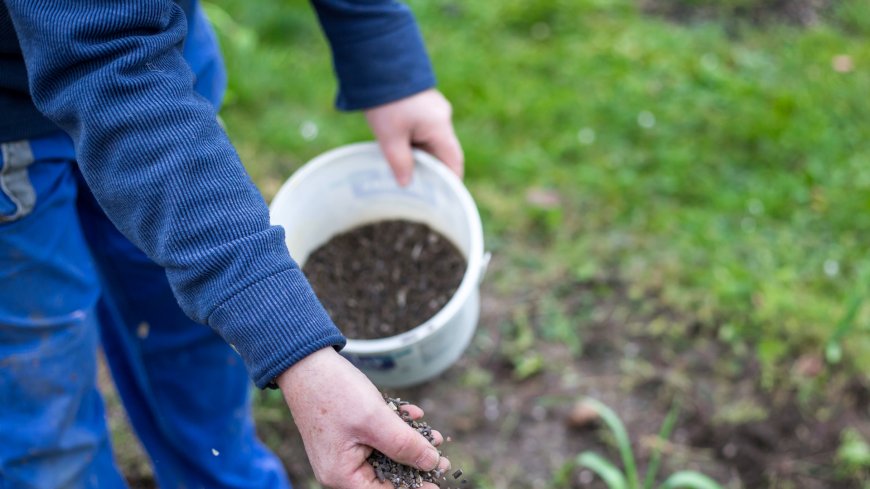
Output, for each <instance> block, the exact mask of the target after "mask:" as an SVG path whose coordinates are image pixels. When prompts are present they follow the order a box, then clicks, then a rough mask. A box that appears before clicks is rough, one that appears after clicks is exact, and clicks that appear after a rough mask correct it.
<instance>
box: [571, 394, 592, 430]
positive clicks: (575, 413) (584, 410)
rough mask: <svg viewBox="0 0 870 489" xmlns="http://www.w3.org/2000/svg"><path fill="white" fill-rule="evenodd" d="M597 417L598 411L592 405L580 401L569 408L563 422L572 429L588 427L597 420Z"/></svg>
mask: <svg viewBox="0 0 870 489" xmlns="http://www.w3.org/2000/svg"><path fill="white" fill-rule="evenodd" d="M598 417H599V416H598V412H597V411H596V410H595V409H594V408H592V406H589V405H588V404H586V403H585V402H582V401H580V402H577V403H576V404H574V407H572V408H571V412H569V413H568V416H567V417H566V418H565V423H566V424H567V425H568V427H569V428H573V429H583V428H589V427H590V426H592V425H594V424H595V423H597V422H598Z"/></svg>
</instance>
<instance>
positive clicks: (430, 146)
mask: <svg viewBox="0 0 870 489" xmlns="http://www.w3.org/2000/svg"><path fill="white" fill-rule="evenodd" d="M440 134H441V135H440V136H439V137H438V138H437V139H434V140H432V141H428V142H424V143H423V144H421V145H420V146H421V147H422V148H423V149H425V150H426V151H428V152H430V153H432V155H433V156H435V157H436V158H438V159H439V160H441V161H442V162H443V163H444V164H445V165H446V166H447V168H450V171H452V172H453V173H455V174H456V176H457V177H459V178H462V175H463V173H464V171H465V154H464V153H463V152H462V145H461V144H459V139H457V138H456V133H454V132H453V130H452V129H450V128H449V127H448V129H447V130H445V131H443V132H442V133H440Z"/></svg>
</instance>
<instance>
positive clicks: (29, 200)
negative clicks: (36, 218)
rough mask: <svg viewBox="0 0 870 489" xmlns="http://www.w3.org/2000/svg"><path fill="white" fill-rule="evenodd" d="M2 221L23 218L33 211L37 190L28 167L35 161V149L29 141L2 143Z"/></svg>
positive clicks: (0, 151)
mask: <svg viewBox="0 0 870 489" xmlns="http://www.w3.org/2000/svg"><path fill="white" fill-rule="evenodd" d="M0 157H2V163H3V166H2V167H0V223H4V222H11V221H16V220H18V219H21V218H22V217H24V216H26V215H28V214H30V212H31V211H33V206H34V205H36V192H35V191H34V190H33V184H32V183H31V182H30V175H29V174H28V171H27V167H29V166H30V165H31V164H32V163H33V151H32V150H31V149H30V143H29V142H27V141H14V142H9V143H2V144H0Z"/></svg>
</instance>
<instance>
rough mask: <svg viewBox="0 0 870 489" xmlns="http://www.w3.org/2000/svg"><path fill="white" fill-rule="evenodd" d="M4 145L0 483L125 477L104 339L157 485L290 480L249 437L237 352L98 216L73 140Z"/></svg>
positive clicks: (118, 481)
mask: <svg viewBox="0 0 870 489" xmlns="http://www.w3.org/2000/svg"><path fill="white" fill-rule="evenodd" d="M2 149H3V152H2V154H3V160H2V163H3V166H2V168H4V170H6V169H11V170H13V171H11V172H10V171H4V173H3V174H0V183H3V185H2V186H0V218H5V220H6V222H3V223H0V488H13V487H14V488H19V487H21V488H29V487H33V488H61V487H63V488H66V487H76V488H77V487H100V488H103V487H107V488H114V487H124V486H125V484H124V482H123V480H122V478H121V477H120V475H119V473H118V470H117V468H116V467H115V465H114V463H113V461H112V453H111V447H110V440H109V435H108V431H107V428H106V420H105V412H104V409H103V403H102V400H101V398H100V394H99V392H98V390H97V385H96V362H97V360H96V354H97V348H98V346H99V344H100V342H101V341H102V346H103V350H104V351H105V356H106V359H107V363H108V365H109V367H110V369H111V373H112V377H113V379H114V381H115V385H116V386H117V388H118V391H119V393H120V396H121V399H122V401H123V403H124V406H125V408H126V410H127V413H128V415H129V418H130V421H131V423H132V425H133V427H134V429H135V431H136V433H137V435H138V436H139V438H140V439H141V441H142V443H143V445H144V447H145V448H146V450H147V452H148V454H149V456H150V458H151V461H152V462H153V465H154V469H155V474H156V477H157V481H158V483H159V485H160V486H161V487H164V488H176V487H185V488H199V487H202V488H224V487H226V488H230V487H233V488H236V487H238V488H242V487H244V488H282V487H289V484H288V482H287V480H286V476H285V474H284V471H283V468H282V466H281V463H280V462H279V461H278V460H277V458H276V457H275V456H274V455H273V454H271V453H270V452H269V451H268V450H267V449H266V448H265V447H264V446H263V445H262V444H261V443H260V442H259V441H258V440H257V438H256V435H255V433H254V425H253V422H252V418H251V404H250V392H251V387H250V383H249V380H248V376H247V373H246V371H245V368H244V366H243V365H242V362H241V360H240V358H239V357H238V355H237V354H236V353H235V352H234V351H233V350H232V349H231V348H229V347H228V346H227V345H226V344H225V343H224V342H223V341H222V340H221V339H220V338H219V337H218V336H217V335H216V334H215V333H214V332H213V331H212V330H211V329H210V328H208V327H207V326H203V325H201V324H197V323H194V322H193V321H191V320H190V319H188V318H187V317H186V316H185V315H184V314H183V313H182V312H181V310H180V308H179V307H178V305H177V304H176V303H175V299H174V298H173V296H172V292H171V290H170V288H169V284H168V282H167V280H166V276H165V274H164V272H163V270H162V269H161V268H160V267H158V266H157V265H156V264H154V263H153V262H152V261H151V260H149V259H148V258H147V257H146V256H145V255H144V254H143V253H142V252H141V251H139V250H138V249H137V248H136V247H135V246H133V245H132V244H131V243H130V242H129V241H128V240H127V239H126V238H124V237H123V236H122V235H121V234H120V233H119V232H118V231H117V230H116V229H115V227H114V226H113V225H112V223H111V222H110V221H109V220H108V219H107V218H106V216H105V215H104V214H103V212H102V211H101V210H100V208H99V206H98V205H97V204H96V202H95V201H94V199H93V197H92V196H91V195H90V193H89V192H88V190H87V187H86V186H85V185H84V184H83V181H82V179H81V176H80V175H79V174H78V170H77V169H76V165H75V156H74V152H73V147H72V142H71V141H70V140H69V139H68V137H67V136H66V135H65V134H62V133H59V134H56V135H53V136H50V137H46V138H40V139H34V140H30V141H27V142H18V143H13V144H4V145H3V146H2ZM18 168H23V169H24V174H23V175H22V174H21V172H19V171H17V170H16V169H18ZM10 174H11V175H12V177H10ZM16 175H17V176H16ZM22 178H25V179H26V180H21V179H22ZM27 185H30V187H31V188H32V195H33V197H35V198H34V199H28V198H27V195H26V194H27V192H26V187H27ZM29 200H32V207H31V208H30V209H24V210H25V211H26V215H23V216H21V217H16V218H11V219H10V216H15V215H16V214H19V215H20V214H21V212H20V211H21V210H22V208H23V207H26V206H27V202H28V201H29Z"/></svg>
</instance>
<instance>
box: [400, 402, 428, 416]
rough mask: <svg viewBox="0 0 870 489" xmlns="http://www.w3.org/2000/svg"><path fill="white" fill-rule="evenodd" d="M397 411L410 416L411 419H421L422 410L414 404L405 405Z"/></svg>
mask: <svg viewBox="0 0 870 489" xmlns="http://www.w3.org/2000/svg"><path fill="white" fill-rule="evenodd" d="M399 409H401V410H402V411H405V412H406V413H408V415H409V416H411V419H420V418H422V417H423V410H422V409H420V407H419V406H417V405H415V404H405V405H403V406H400V407H399Z"/></svg>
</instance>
